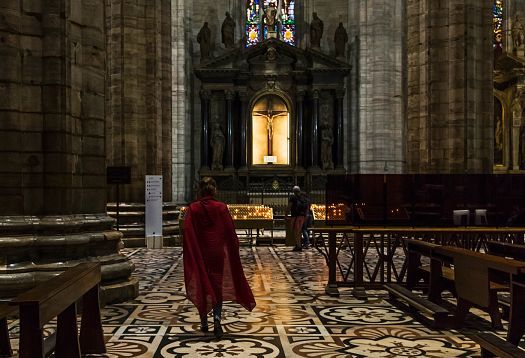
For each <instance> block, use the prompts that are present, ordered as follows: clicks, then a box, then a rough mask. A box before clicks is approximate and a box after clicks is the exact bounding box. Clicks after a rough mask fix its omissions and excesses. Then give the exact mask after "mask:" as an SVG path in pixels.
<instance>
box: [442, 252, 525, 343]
mask: <svg viewBox="0 0 525 358" xmlns="http://www.w3.org/2000/svg"><path fill="white" fill-rule="evenodd" d="M434 254H435V255H439V256H441V257H448V258H451V259H452V261H453V263H454V278H455V285H456V291H457V295H458V305H457V310H456V320H457V322H458V323H459V324H461V323H463V321H464V319H465V316H466V314H467V313H468V311H469V310H470V308H471V307H473V306H477V307H479V308H482V309H487V310H489V314H490V315H491V317H492V315H494V314H499V310H493V307H494V306H495V305H497V296H496V295H495V294H494V293H493V291H492V290H491V289H490V285H491V276H492V274H493V272H494V271H496V272H503V273H506V274H508V275H509V281H510V292H511V305H510V321H509V331H508V334H507V341H509V342H510V343H512V344H514V345H517V344H518V343H519V341H520V339H521V337H522V336H523V334H524V333H525V306H524V305H523V301H524V300H525V262H524V261H519V260H509V259H506V258H504V257H498V256H493V255H487V254H482V253H479V252H473V251H470V250H466V249H461V248H457V247H449V246H442V247H436V248H435V249H434ZM496 307H497V306H496Z"/></svg>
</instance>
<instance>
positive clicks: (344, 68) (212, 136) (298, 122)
mask: <svg viewBox="0 0 525 358" xmlns="http://www.w3.org/2000/svg"><path fill="white" fill-rule="evenodd" d="M194 73H195V75H196V78H197V79H198V82H199V83H198V84H197V83H196V86H200V107H199V109H200V113H198V117H197V118H195V123H196V125H197V124H198V126H199V127H200V144H201V145H200V147H199V148H195V149H194V150H195V151H197V152H198V153H196V154H199V155H200V167H199V170H198V171H199V175H200V176H201V177H202V176H213V177H214V178H215V179H216V180H217V182H218V184H219V188H222V187H223V185H222V184H223V183H222V182H223V181H231V180H232V178H234V179H235V180H236V181H237V186H241V187H242V188H237V189H241V191H242V190H246V191H248V192H251V190H250V188H251V186H252V185H251V184H252V183H265V182H266V181H268V180H270V181H273V180H274V179H276V180H277V181H278V182H280V183H289V185H292V184H299V185H301V186H302V187H304V188H305V189H312V188H313V186H314V184H315V179H314V178H315V177H317V176H325V175H328V174H333V173H344V171H345V166H344V148H345V141H347V138H346V135H345V133H344V130H343V128H344V127H345V123H344V121H345V120H347V119H348V118H349V115H348V114H345V95H346V91H345V88H348V86H347V78H348V77H349V73H350V65H349V64H347V63H345V62H342V61H340V60H339V59H335V58H333V57H331V56H328V55H326V54H323V53H322V52H320V51H318V50H316V49H313V48H309V49H306V50H304V49H301V48H298V47H296V46H293V45H290V44H287V43H286V42H284V41H280V40H279V39H276V38H268V39H266V40H264V41H261V42H258V43H256V44H254V45H253V46H250V47H247V48H245V47H242V48H240V47H239V48H231V49H227V51H226V52H225V53H224V54H223V55H222V56H220V57H217V58H214V59H208V60H206V61H202V63H201V64H200V65H199V66H198V67H197V68H195V69H194ZM196 116H197V113H196ZM289 185H288V184H286V185H284V186H283V185H281V189H284V187H286V188H287V189H286V190H283V192H287V190H288V186H289ZM231 202H242V203H248V201H247V200H246V198H245V200H242V201H231ZM261 204H262V203H261Z"/></svg>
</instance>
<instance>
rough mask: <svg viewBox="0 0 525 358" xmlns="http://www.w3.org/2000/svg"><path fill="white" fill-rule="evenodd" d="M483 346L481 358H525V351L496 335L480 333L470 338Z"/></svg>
mask: <svg viewBox="0 0 525 358" xmlns="http://www.w3.org/2000/svg"><path fill="white" fill-rule="evenodd" d="M468 338H470V339H472V340H473V341H474V342H476V343H477V344H479V345H480V346H481V357H482V358H489V357H502V358H525V351H524V350H522V349H520V348H519V347H517V346H515V345H513V344H512V343H509V342H507V341H505V340H504V339H501V338H500V337H498V336H496V335H495V334H494V333H479V334H473V335H470V336H468Z"/></svg>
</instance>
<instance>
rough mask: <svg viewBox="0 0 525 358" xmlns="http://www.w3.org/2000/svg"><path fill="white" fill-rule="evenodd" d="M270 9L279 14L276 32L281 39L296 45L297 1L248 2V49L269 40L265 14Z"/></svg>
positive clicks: (265, 0) (258, 0)
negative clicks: (262, 40)
mask: <svg viewBox="0 0 525 358" xmlns="http://www.w3.org/2000/svg"><path fill="white" fill-rule="evenodd" d="M270 8H273V9H274V10H275V11H276V12H277V16H276V24H275V29H274V30H275V31H276V32H277V33H278V36H279V39H280V40H281V41H283V42H286V43H287V44H289V45H295V37H296V33H295V0H246V46H247V47H249V46H252V45H255V44H257V43H258V42H259V41H260V40H261V39H267V38H268V28H267V25H266V22H265V19H264V14H265V13H266V12H267V11H268V9H270ZM261 32H262V33H261ZM261 35H262V36H261Z"/></svg>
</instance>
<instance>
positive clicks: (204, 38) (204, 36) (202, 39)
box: [197, 22, 211, 60]
mask: <svg viewBox="0 0 525 358" xmlns="http://www.w3.org/2000/svg"><path fill="white" fill-rule="evenodd" d="M210 41H211V31H210V28H209V27H208V22H205V23H204V25H202V27H201V30H200V31H199V33H198V34H197V42H198V43H199V45H200V46H201V60H207V59H209V58H210V45H211V43H210Z"/></svg>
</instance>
